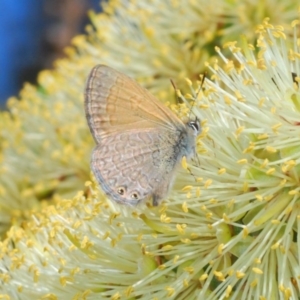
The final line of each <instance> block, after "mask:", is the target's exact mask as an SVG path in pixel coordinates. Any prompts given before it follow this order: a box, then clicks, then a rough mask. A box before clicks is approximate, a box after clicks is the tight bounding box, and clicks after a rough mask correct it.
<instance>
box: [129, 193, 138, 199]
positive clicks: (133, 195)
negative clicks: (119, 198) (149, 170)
mask: <svg viewBox="0 0 300 300" xmlns="http://www.w3.org/2000/svg"><path fill="white" fill-rule="evenodd" d="M131 198H132V199H134V200H138V199H139V198H140V195H139V193H138V192H133V193H132V194H131Z"/></svg>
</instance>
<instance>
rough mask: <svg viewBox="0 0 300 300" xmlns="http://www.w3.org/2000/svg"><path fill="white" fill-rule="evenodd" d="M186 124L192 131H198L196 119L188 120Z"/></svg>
mask: <svg viewBox="0 0 300 300" xmlns="http://www.w3.org/2000/svg"><path fill="white" fill-rule="evenodd" d="M188 126H189V127H191V128H192V129H193V130H194V131H196V132H198V131H199V123H198V122H197V121H190V122H189V123H188Z"/></svg>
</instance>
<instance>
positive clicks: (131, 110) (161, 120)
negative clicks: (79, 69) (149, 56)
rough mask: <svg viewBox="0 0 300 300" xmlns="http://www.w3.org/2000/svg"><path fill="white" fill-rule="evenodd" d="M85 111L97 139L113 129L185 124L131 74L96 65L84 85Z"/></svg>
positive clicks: (119, 130)
mask: <svg viewBox="0 0 300 300" xmlns="http://www.w3.org/2000/svg"><path fill="white" fill-rule="evenodd" d="M85 112H86V117H87V120H88V124H89V127H90V130H91V133H92V135H93V137H94V139H95V141H96V142H97V143H99V142H100V141H101V140H102V139H103V138H104V137H107V136H109V135H110V134H113V133H118V132H121V131H124V130H125V131H126V130H132V129H136V128H139V129H150V128H153V127H162V128H168V129H169V130H174V128H178V127H181V128H184V124H183V123H182V121H181V120H180V119H179V118H178V117H177V116H176V115H175V114H174V113H173V112H172V111H171V110H170V109H169V108H167V107H165V106H163V105H162V104H161V103H160V102H159V101H158V100H157V99H156V98H155V97H154V96H153V95H151V94H150V93H149V92H148V91H147V90H146V89H144V88H142V87H141V86H140V85H138V83H136V82H135V81H134V80H132V79H131V78H130V77H128V76H126V75H124V74H122V73H120V72H118V71H116V70H114V69H112V68H110V67H107V66H104V65H98V66H96V67H94V68H93V69H92V71H91V73H90V75H89V78H88V80H87V83H86V88H85Z"/></svg>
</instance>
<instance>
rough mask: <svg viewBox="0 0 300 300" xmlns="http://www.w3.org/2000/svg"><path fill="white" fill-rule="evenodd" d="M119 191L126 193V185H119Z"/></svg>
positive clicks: (122, 193) (121, 193) (119, 192)
mask: <svg viewBox="0 0 300 300" xmlns="http://www.w3.org/2000/svg"><path fill="white" fill-rule="evenodd" d="M117 192H118V194H120V195H124V194H125V192H126V187H125V186H119V187H118V188H117Z"/></svg>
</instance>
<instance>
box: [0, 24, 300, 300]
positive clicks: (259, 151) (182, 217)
mask: <svg viewBox="0 0 300 300" xmlns="http://www.w3.org/2000/svg"><path fill="white" fill-rule="evenodd" d="M297 23H298V22H294V23H293V27H294V29H295V32H296V25H297ZM258 34H259V39H258V46H259V52H258V55H257V57H256V56H255V49H254V47H253V46H251V45H248V46H247V47H248V48H245V49H244V54H242V52H241V50H240V49H239V48H237V47H236V46H235V44H234V43H232V44H230V45H228V46H229V48H230V49H231V51H232V52H233V54H234V55H235V58H236V59H237V61H238V62H239V66H238V67H234V65H233V64H232V63H231V62H230V61H229V60H227V59H226V58H225V57H223V55H222V53H221V52H220V56H221V57H222V58H223V59H224V61H225V62H226V69H222V68H219V67H218V66H217V65H215V66H213V67H212V71H213V72H214V80H207V81H206V83H205V86H204V88H205V89H204V91H203V92H202V91H200V93H199V95H198V97H197V99H196V105H195V107H194V112H195V114H196V115H198V116H199V117H201V119H202V124H203V133H202V136H201V137H200V139H199V152H198V153H199V159H200V165H195V166H190V168H191V171H192V174H193V176H192V175H191V174H190V173H185V174H184V175H181V176H180V177H179V178H178V179H179V180H178V181H177V183H176V185H175V188H178V187H179V185H181V186H183V185H185V186H184V187H183V188H182V192H181V193H180V192H179V193H178V190H177V191H176V190H174V191H173V194H172V195H173V197H171V198H173V199H171V200H169V201H168V202H165V203H164V204H163V205H161V206H159V207H157V208H149V209H146V208H145V206H143V205H141V206H138V207H136V208H134V209H132V208H130V207H127V206H120V205H118V204H115V203H113V202H110V201H109V202H106V201H105V200H102V198H101V196H100V195H98V192H96V188H95V187H94V186H90V192H91V196H90V197H89V198H88V199H86V198H85V197H83V196H82V195H80V194H79V195H78V196H77V197H75V198H74V199H73V200H70V201H67V200H66V201H63V202H61V204H58V205H57V206H56V207H51V208H48V209H47V210H46V211H45V212H44V213H43V214H41V215H40V216H38V217H35V219H34V221H33V222H31V223H27V224H24V229H22V230H21V229H18V228H12V229H11V231H10V233H9V239H7V240H5V241H4V242H3V243H2V247H1V249H2V253H1V262H0V269H1V272H2V274H1V280H2V284H1V286H0V290H1V293H2V295H1V297H2V298H5V297H6V298H9V297H10V299H18V298H20V299H25V300H26V299H34V298H36V299H39V298H41V299H68V298H70V299H82V298H83V299H84V298H86V299H115V300H116V299H127V298H129V299H182V300H183V299H199V300H202V299H213V300H219V299H238V300H240V299H247V300H248V299H253V300H254V299H255V300H256V299H298V298H299V296H300V291H299V288H298V287H299V286H300V282H299V269H300V266H299V251H298V232H299V215H300V211H299V205H298V201H299V184H298V177H299V176H298V174H299V173H298V171H299V167H298V164H299V161H300V157H299V156H300V154H299V144H300V141H299V133H300V129H299V121H298V120H299V103H298V101H299V99H300V98H299V88H298V84H297V82H298V81H299V79H298V77H297V74H299V72H300V64H299V58H300V55H299V46H298V45H299V42H298V40H297V38H296V33H295V43H294V48H293V49H290V50H289V49H288V48H287V47H286V41H285V35H284V32H283V31H282V30H281V28H278V27H276V28H274V27H273V26H272V25H270V24H268V23H267V21H266V22H265V23H264V24H263V25H261V26H260V27H259V28H258ZM221 83H222V84H223V85H225V86H226V89H223V88H222V87H220V84H221ZM192 94H194V95H195V94H196V91H194V90H193V89H192ZM195 179H196V180H195ZM98 199H99V200H98Z"/></svg>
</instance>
